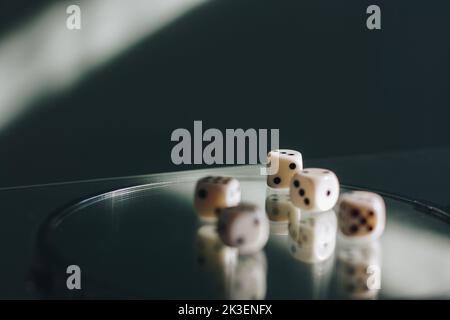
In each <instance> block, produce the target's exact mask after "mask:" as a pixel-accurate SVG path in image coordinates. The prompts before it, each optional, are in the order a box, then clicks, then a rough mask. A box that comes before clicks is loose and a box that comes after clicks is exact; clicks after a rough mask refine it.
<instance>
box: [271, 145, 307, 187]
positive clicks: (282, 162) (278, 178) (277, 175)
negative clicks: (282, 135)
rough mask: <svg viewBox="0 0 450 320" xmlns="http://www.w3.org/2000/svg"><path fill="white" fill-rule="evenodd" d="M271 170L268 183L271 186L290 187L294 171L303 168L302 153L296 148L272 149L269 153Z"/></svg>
mask: <svg viewBox="0 0 450 320" xmlns="http://www.w3.org/2000/svg"><path fill="white" fill-rule="evenodd" d="M267 163H268V166H269V170H270V171H272V170H274V171H275V172H273V173H272V172H270V174H269V175H268V176H267V185H268V186H269V187H271V188H289V182H290V181H291V178H292V176H293V175H294V173H296V172H298V171H300V170H302V169H303V158H302V154H301V153H300V152H298V151H295V150H288V149H280V150H272V151H270V152H269V154H268V155H267Z"/></svg>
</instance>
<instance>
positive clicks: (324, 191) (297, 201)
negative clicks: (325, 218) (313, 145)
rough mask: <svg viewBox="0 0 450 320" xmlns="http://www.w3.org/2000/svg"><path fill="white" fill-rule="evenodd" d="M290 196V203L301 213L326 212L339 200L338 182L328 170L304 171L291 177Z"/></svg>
mask: <svg viewBox="0 0 450 320" xmlns="http://www.w3.org/2000/svg"><path fill="white" fill-rule="evenodd" d="M290 195H291V201H292V203H293V204H294V205H295V206H297V207H299V208H300V209H302V210H303V211H310V212H316V211H319V212H320V211H327V210H330V209H332V208H333V207H334V205H335V204H336V202H337V200H338V198H339V180H338V178H337V177H336V175H335V174H334V172H332V171H331V170H328V169H318V168H308V169H304V170H302V171H301V172H299V173H296V174H295V175H294V176H293V177H292V180H291V182H290Z"/></svg>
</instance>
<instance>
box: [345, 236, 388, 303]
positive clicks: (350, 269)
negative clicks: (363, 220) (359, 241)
mask: <svg viewBox="0 0 450 320" xmlns="http://www.w3.org/2000/svg"><path fill="white" fill-rule="evenodd" d="M381 268H382V265H381V246H380V244H379V242H378V241H371V242H368V243H366V244H363V245H358V246H343V247H342V248H340V250H339V252H338V254H337V268H336V270H337V271H336V274H337V285H338V293H339V297H340V298H350V299H375V298H376V297H377V295H378V292H379V290H380V288H381Z"/></svg>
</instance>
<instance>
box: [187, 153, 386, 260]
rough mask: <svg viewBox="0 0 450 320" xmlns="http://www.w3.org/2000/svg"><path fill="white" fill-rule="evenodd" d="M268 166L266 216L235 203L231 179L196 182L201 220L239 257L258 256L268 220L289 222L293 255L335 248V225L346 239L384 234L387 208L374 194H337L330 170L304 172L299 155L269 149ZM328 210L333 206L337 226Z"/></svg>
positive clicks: (238, 197) (236, 187)
mask: <svg viewBox="0 0 450 320" xmlns="http://www.w3.org/2000/svg"><path fill="white" fill-rule="evenodd" d="M267 163H268V164H269V165H270V167H272V168H276V170H273V171H275V172H271V174H270V175H268V176H267V185H268V187H269V188H268V190H269V193H268V196H267V198H266V212H265V213H264V212H263V211H261V210H260V209H259V208H258V207H257V206H256V205H253V204H247V203H240V201H241V189H240V184H239V181H238V180H237V179H235V178H232V177H221V176H208V177H205V178H202V179H200V180H199V181H198V182H197V185H196V188H195V197H194V206H195V208H196V210H197V212H198V214H199V216H200V218H201V219H202V220H205V221H208V222H216V223H217V231H218V235H219V237H220V239H221V241H222V242H223V244H225V245H226V246H229V247H233V248H236V249H237V250H238V252H239V253H240V254H252V253H255V252H258V251H259V250H261V249H262V248H263V247H264V246H265V244H266V242H267V240H268V237H269V233H270V226H269V220H270V221H271V223H272V222H275V223H285V224H286V223H288V222H289V223H290V227H289V234H290V236H291V238H292V239H293V240H294V241H295V246H294V247H295V248H294V249H292V251H294V250H295V251H296V252H298V251H299V250H298V249H299V248H308V249H309V250H310V251H314V250H313V249H314V248H316V249H317V250H316V251H320V252H322V253H321V254H319V256H321V257H326V256H328V255H329V254H328V253H329V252H332V251H333V250H334V246H335V245H334V242H335V241H334V242H333V239H335V238H336V231H337V230H336V229H337V228H338V227H339V228H338V229H339V233H340V236H341V237H342V238H343V239H346V240H350V241H353V240H358V241H360V240H362V239H376V238H378V237H379V236H381V234H382V233H383V230H384V224H385V219H386V218H385V215H386V210H385V205H384V201H383V198H381V197H380V196H379V195H377V194H375V193H371V192H365V191H364V192H363V191H354V192H349V193H344V194H342V195H340V188H339V180H338V178H337V176H336V174H335V173H334V172H332V171H331V170H329V169H323V168H303V158H302V154H301V153H300V152H298V151H295V150H288V149H280V150H273V151H270V152H269V154H268V161H267ZM336 204H338V205H337V206H336ZM333 208H337V217H338V218H337V220H338V221H337V222H336V221H335V220H336V214H335V213H334V211H333ZM330 211H332V214H330ZM302 216H303V218H302ZM302 219H303V220H302ZM308 219H309V220H308ZM317 226H319V227H320V226H322V227H321V228H322V229H323V230H328V231H327V232H328V234H330V235H331V236H329V237H328V238H327V237H325V240H321V239H320V237H318V236H317V235H316V233H315V231H314V230H315V229H317ZM314 228H315V229H314ZM333 228H334V231H333ZM322 229H320V230H322ZM330 230H331V232H330ZM320 232H322V231H320ZM322 233H323V232H322ZM300 235H301V236H300ZM322 238H324V237H322ZM311 260H314V259H311Z"/></svg>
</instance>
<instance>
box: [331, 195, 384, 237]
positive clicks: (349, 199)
mask: <svg viewBox="0 0 450 320" xmlns="http://www.w3.org/2000/svg"><path fill="white" fill-rule="evenodd" d="M338 221H339V230H340V235H342V238H343V239H345V240H351V241H353V240H358V241H361V240H374V239H377V238H379V237H380V236H381V235H382V233H383V231H384V227H385V223H386V206H385V204H384V200H383V198H382V197H381V196H379V195H378V194H376V193H373V192H367V191H353V192H349V193H344V194H343V195H342V196H341V197H340V200H339V206H338Z"/></svg>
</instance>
